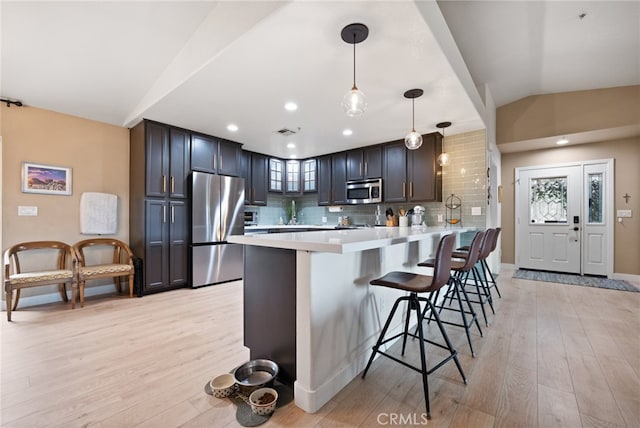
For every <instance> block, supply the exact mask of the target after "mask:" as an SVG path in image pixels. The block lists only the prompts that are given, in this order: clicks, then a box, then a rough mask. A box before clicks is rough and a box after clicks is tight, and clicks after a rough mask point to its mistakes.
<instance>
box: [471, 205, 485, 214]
mask: <svg viewBox="0 0 640 428" xmlns="http://www.w3.org/2000/svg"><path fill="white" fill-rule="evenodd" d="M471 215H482V208H481V207H471Z"/></svg>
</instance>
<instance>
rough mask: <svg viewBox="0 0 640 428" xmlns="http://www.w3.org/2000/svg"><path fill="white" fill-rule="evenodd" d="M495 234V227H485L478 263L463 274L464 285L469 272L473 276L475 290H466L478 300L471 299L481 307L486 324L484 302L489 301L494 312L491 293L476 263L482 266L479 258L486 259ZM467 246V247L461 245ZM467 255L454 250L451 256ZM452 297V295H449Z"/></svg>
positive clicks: (467, 279) (463, 256) (467, 252)
mask: <svg viewBox="0 0 640 428" xmlns="http://www.w3.org/2000/svg"><path fill="white" fill-rule="evenodd" d="M495 234H496V230H495V229H487V231H486V232H485V235H484V239H483V240H482V244H481V245H480V254H479V255H478V263H476V264H475V265H474V266H473V268H472V269H471V271H470V272H466V273H465V274H464V282H463V283H464V287H466V286H467V284H468V281H469V273H471V275H472V276H473V283H474V286H475V289H476V290H475V291H473V290H470V291H468V293H469V294H471V295H474V296H477V299H478V300H471V302H472V303H478V304H480V309H482V315H483V317H484V322H485V324H486V325H489V321H488V320H487V312H486V310H485V307H484V304H485V303H489V306H490V308H491V312H492V313H494V314H495V313H496V311H495V309H494V308H493V296H492V295H491V289H490V288H489V284H488V282H487V281H485V280H484V279H483V277H482V275H480V271H479V270H478V265H480V266H481V267H482V264H481V263H480V260H482V259H486V258H487V256H488V255H489V253H490V252H491V243H492V241H493V236H494V235H495ZM464 248H467V247H463V249H464ZM468 256H469V251H460V250H457V251H454V252H453V257H456V258H462V259H466V258H467V257H468ZM451 299H453V296H451Z"/></svg>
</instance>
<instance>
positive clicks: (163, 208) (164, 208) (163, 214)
mask: <svg viewBox="0 0 640 428" xmlns="http://www.w3.org/2000/svg"><path fill="white" fill-rule="evenodd" d="M166 222H167V207H162V223H166Z"/></svg>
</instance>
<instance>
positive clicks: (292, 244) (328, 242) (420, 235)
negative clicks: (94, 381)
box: [229, 225, 469, 254]
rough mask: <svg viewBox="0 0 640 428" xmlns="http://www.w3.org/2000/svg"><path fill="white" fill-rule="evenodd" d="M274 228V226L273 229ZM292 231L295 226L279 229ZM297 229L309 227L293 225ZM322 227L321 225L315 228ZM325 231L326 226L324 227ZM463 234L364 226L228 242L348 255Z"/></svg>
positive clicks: (236, 239) (268, 235)
mask: <svg viewBox="0 0 640 428" xmlns="http://www.w3.org/2000/svg"><path fill="white" fill-rule="evenodd" d="M274 227H275V226H274ZM279 227H282V228H286V229H289V228H295V227H296V226H288V225H285V226H279ZM297 227H298V228H301V229H306V228H313V226H297ZM317 227H318V228H323V226H317ZM271 228H272V227H271V226H249V227H245V230H246V231H251V230H265V229H267V230H268V229H271ZM325 228H326V227H325ZM451 230H453V231H455V232H456V233H460V232H465V231H468V230H469V229H466V228H455V229H449V228H443V227H423V228H412V227H364V228H357V229H332V230H319V231H313V232H286V233H276V234H256V235H251V234H249V235H244V236H231V237H230V238H229V242H233V243H236V244H246V245H257V246H261V247H272V248H283V249H289V250H303V251H320V252H326V253H339V254H342V253H350V252H354V251H363V250H370V249H374V248H381V247H387V246H389V245H394V244H402V243H407V242H415V241H421V240H424V239H428V238H429V237H432V236H433V235H434V234H441V233H449V232H451Z"/></svg>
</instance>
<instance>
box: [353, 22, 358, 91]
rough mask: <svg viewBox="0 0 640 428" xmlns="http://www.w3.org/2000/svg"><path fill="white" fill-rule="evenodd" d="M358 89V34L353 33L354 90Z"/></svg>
mask: <svg viewBox="0 0 640 428" xmlns="http://www.w3.org/2000/svg"><path fill="white" fill-rule="evenodd" d="M352 89H358V87H357V86H356V33H353V88H352Z"/></svg>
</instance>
